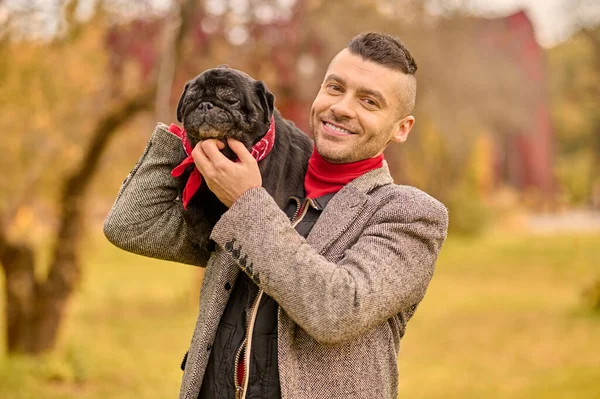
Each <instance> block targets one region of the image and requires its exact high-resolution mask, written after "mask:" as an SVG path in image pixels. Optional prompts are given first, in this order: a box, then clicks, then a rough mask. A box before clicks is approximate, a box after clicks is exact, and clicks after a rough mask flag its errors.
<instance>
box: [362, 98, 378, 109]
mask: <svg viewBox="0 0 600 399" xmlns="http://www.w3.org/2000/svg"><path fill="white" fill-rule="evenodd" d="M363 101H364V102H365V103H366V104H367V105H369V106H370V107H378V106H379V104H377V101H375V100H373V99H372V98H365V99H364V100H363Z"/></svg>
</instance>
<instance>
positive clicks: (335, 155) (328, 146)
mask: <svg viewBox="0 0 600 399" xmlns="http://www.w3.org/2000/svg"><path fill="white" fill-rule="evenodd" d="M315 146H316V147H317V151H318V152H319V155H320V156H321V157H322V158H323V159H324V160H326V161H327V162H331V163H347V162H349V161H348V159H349V155H350V153H351V150H349V149H347V148H339V147H340V146H337V145H333V143H330V142H325V143H323V142H322V141H321V140H319V141H315Z"/></svg>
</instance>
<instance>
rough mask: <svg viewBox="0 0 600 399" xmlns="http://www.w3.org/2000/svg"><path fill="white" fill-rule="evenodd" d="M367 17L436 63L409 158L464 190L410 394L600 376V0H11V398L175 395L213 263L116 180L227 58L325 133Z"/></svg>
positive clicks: (420, 329)
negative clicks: (193, 252) (123, 235)
mask: <svg viewBox="0 0 600 399" xmlns="http://www.w3.org/2000/svg"><path fill="white" fill-rule="evenodd" d="M365 30H375V31H381V32H385V33H389V34H393V35H397V36H399V37H400V38H401V39H402V40H403V41H404V42H405V44H406V45H407V46H408V47H409V48H410V49H411V51H412V53H413V54H414V56H415V58H416V60H417V63H418V65H419V70H418V72H417V78H418V82H419V89H418V96H417V97H418V98H417V109H416V114H415V116H416V120H417V123H416V124H415V128H414V129H413V132H412V133H411V135H410V137H409V140H408V142H407V143H406V144H404V145H397V146H392V147H390V148H389V149H388V151H387V152H386V159H387V161H388V163H389V164H390V167H391V170H392V173H393V175H394V178H395V180H396V182H397V183H400V184H410V185H413V186H416V187H419V188H421V189H423V190H425V191H426V192H428V193H430V194H431V195H433V196H435V197H436V198H438V199H440V200H441V201H442V202H444V203H445V204H446V205H447V206H448V208H449V212H450V235H449V238H448V240H447V242H446V244H445V246H444V248H443V250H442V253H441V256H440V259H439V261H438V265H437V270H436V275H435V277H434V279H433V281H432V283H431V285H430V288H429V291H428V294H427V296H426V298H425V300H424V301H423V303H422V305H421V306H420V308H419V311H418V312H417V313H416V315H415V317H414V319H413V320H412V321H411V323H410V324H409V327H408V331H407V334H406V336H405V337H404V339H403V341H402V348H401V353H400V367H399V372H400V397H410V398H598V397H600V356H599V353H600V352H599V348H600V251H599V250H600V2H598V1H597V0H548V1H542V0H537V1H536V0H488V1H484V0H471V1H467V0H463V1H461V0H423V1H416V0H372V1H367V0H355V1H341V0H229V1H227V0H204V1H200V0H198V1H191V0H179V1H172V0H0V93H2V95H1V96H0V124H1V125H2V126H4V127H5V128H6V130H4V133H2V139H1V141H0V150H1V156H0V170H1V171H2V178H1V179H0V263H1V265H2V273H0V281H2V283H1V284H0V305H1V306H0V309H1V313H2V316H1V317H0V337H1V341H0V342H1V345H0V397H2V398H131V397H140V398H172V397H175V396H176V395H177V393H178V387H179V381H180V378H181V370H180V369H179V364H180V362H181V359H182V357H183V354H184V353H185V351H186V350H187V347H188V343H189V340H190V338H191V334H192V331H193V326H194V323H195V317H196V312H197V298H198V291H199V288H200V283H201V279H202V270H201V269H200V268H193V267H188V266H183V265H179V264H174V263H168V262H161V261H156V260H152V259H147V258H142V257H139V256H135V255H131V254H128V253H126V252H124V251H121V250H118V249H116V248H114V247H112V246H111V245H110V244H109V243H108V242H107V241H106V239H105V238H104V237H103V235H102V231H101V229H102V222H103V219H104V217H105V215H106V214H107V212H108V210H109V209H110V207H111V205H112V202H113V201H114V198H115V196H116V194H117V191H118V189H119V186H120V184H121V182H122V181H123V179H124V178H125V176H126V175H127V174H128V173H129V171H130V170H131V168H132V167H133V165H134V164H135V162H136V161H137V159H138V157H139V156H140V155H141V152H142V150H143V148H144V147H145V144H146V142H147V140H148V138H149V137H150V134H151V132H152V130H153V128H154V126H155V124H156V123H157V121H162V122H165V123H170V122H175V121H176V118H175V107H176V104H177V100H178V98H179V95H180V94H181V91H182V88H183V85H184V84H185V82H186V81H187V80H189V79H191V78H192V77H194V76H196V75H197V74H199V73H200V72H202V71H203V70H205V69H207V68H211V67H215V66H217V65H219V64H228V65H229V66H231V67H234V68H237V69H241V70H244V71H246V72H247V73H249V74H250V75H252V76H253V77H255V78H257V79H260V80H263V81H265V82H266V83H267V85H268V87H269V88H270V90H271V91H272V92H273V93H274V94H275V96H276V105H277V107H278V108H279V109H280V111H281V113H282V114H283V116H284V117H286V118H288V119H292V120H293V121H295V123H296V124H297V125H298V126H299V127H300V128H302V129H303V130H304V131H306V132H307V133H308V123H307V121H308V112H309V109H310V105H311V103H312V100H313V98H314V96H315V94H316V93H317V91H318V87H319V84H320V82H321V79H322V78H323V76H324V73H325V70H326V68H327V65H328V63H329V61H330V60H331V58H332V57H333V55H335V54H336V53H337V52H338V51H339V50H341V49H342V48H343V47H344V46H345V45H346V44H347V42H348V41H349V40H350V38H351V37H352V36H354V35H355V34H357V33H359V32H361V31H365Z"/></svg>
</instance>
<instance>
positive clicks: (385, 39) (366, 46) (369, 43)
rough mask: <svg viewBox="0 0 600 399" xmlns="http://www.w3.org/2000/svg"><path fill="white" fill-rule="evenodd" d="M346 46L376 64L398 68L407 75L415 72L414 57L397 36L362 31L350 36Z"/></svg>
mask: <svg viewBox="0 0 600 399" xmlns="http://www.w3.org/2000/svg"><path fill="white" fill-rule="evenodd" d="M347 47H348V50H350V52H351V53H353V54H356V55H360V56H361V57H362V58H364V59H365V60H369V61H372V62H375V63H376V64H380V65H383V66H386V67H388V68H392V69H398V70H400V71H402V72H404V73H405V74H407V75H414V74H415V72H417V63H416V61H415V59H414V58H413V56H412V54H411V53H410V51H409V50H408V48H407V47H406V46H405V45H404V43H402V42H401V41H400V39H398V38H397V37H394V36H390V35H386V34H383V33H376V32H363V33H361V34H359V35H357V36H355V37H354V38H352V40H351V41H350V43H348V46H347Z"/></svg>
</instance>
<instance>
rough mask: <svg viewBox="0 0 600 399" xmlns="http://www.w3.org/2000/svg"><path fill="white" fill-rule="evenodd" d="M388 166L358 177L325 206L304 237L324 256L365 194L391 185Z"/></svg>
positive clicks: (363, 200) (354, 214)
mask: <svg viewBox="0 0 600 399" xmlns="http://www.w3.org/2000/svg"><path fill="white" fill-rule="evenodd" d="M393 182H394V181H393V179H392V176H391V175H390V171H389V169H388V166H387V163H386V162H385V161H383V166H382V167H381V168H377V169H374V170H372V171H370V172H368V173H365V174H364V175H362V176H360V177H357V178H356V179H354V180H353V181H351V182H350V183H348V184H347V185H346V186H344V187H343V188H342V189H341V190H340V191H338V193H337V194H335V195H334V196H333V198H331V200H329V203H328V204H327V207H325V209H324V210H323V212H322V213H321V216H319V219H318V220H317V222H316V223H315V225H314V227H313V228H312V230H311V232H310V234H309V235H308V237H307V239H306V240H307V242H308V243H309V244H310V245H311V246H312V247H313V248H315V249H316V250H317V251H318V252H319V253H323V251H324V250H325V249H327V248H328V247H329V246H330V245H331V243H332V242H334V241H335V240H336V239H337V238H339V237H340V236H341V235H342V233H343V232H344V231H346V230H347V229H348V227H350V225H351V224H352V222H353V221H354V220H355V219H356V217H357V216H358V214H359V212H360V211H361V210H362V209H363V206H364V205H365V204H366V202H367V200H368V199H369V196H368V193H369V192H370V191H371V190H373V189H374V188H376V187H378V186H383V185H386V184H391V183H393Z"/></svg>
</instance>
